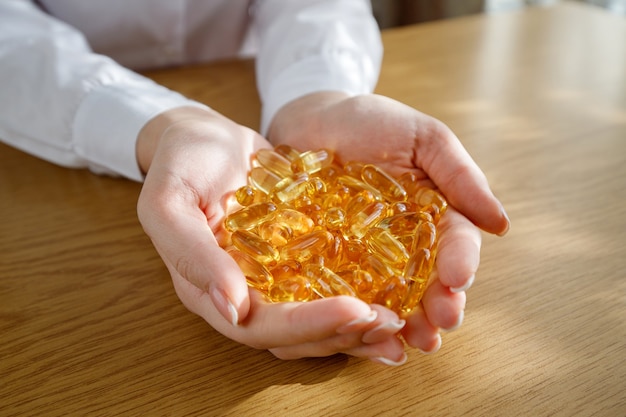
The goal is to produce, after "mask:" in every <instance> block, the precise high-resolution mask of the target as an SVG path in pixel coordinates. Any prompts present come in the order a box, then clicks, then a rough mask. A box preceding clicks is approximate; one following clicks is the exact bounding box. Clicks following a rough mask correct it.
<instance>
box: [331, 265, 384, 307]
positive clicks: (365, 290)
mask: <svg viewBox="0 0 626 417" xmlns="http://www.w3.org/2000/svg"><path fill="white" fill-rule="evenodd" d="M337 275H339V276H340V277H341V278H342V279H343V280H344V281H346V282H347V283H348V284H349V285H350V286H351V287H352V288H353V289H354V291H355V292H356V293H357V296H358V297H359V298H360V299H362V300H363V301H365V302H367V303H369V302H371V301H373V299H374V295H375V294H374V292H373V291H372V290H373V289H374V278H372V274H370V273H369V272H367V271H365V270H363V269H361V268H359V267H358V266H357V265H355V266H354V267H353V268H352V269H346V270H343V271H338V272H337Z"/></svg>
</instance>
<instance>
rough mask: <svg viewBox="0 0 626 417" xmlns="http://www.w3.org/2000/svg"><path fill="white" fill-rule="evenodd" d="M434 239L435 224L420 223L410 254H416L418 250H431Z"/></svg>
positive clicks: (435, 235)
mask: <svg viewBox="0 0 626 417" xmlns="http://www.w3.org/2000/svg"><path fill="white" fill-rule="evenodd" d="M436 239H437V228H436V227H435V224H434V223H431V222H421V223H420V224H419V226H418V227H417V231H416V234H415V238H414V240H413V247H412V248H411V252H416V251H417V250H419V249H429V250H430V249H432V248H433V246H434V245H435V240H436Z"/></svg>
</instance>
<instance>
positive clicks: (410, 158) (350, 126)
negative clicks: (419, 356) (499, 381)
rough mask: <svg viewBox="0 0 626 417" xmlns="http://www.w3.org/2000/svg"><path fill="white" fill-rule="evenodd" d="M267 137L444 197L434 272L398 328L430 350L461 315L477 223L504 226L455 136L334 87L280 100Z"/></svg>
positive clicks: (431, 121) (499, 229)
mask: <svg viewBox="0 0 626 417" xmlns="http://www.w3.org/2000/svg"><path fill="white" fill-rule="evenodd" d="M267 137H268V139H269V140H270V142H272V144H273V145H275V146H276V145H279V144H283V143H284V144H288V145H290V146H292V147H294V148H296V149H298V150H301V151H304V150H309V149H319V148H327V149H329V150H332V151H334V152H335V155H336V158H337V159H338V160H339V161H340V162H347V161H350V160H356V161H361V162H370V163H374V164H377V165H379V166H380V167H381V168H383V169H385V170H386V171H387V172H389V173H390V174H392V175H395V176H398V175H400V174H402V173H404V172H406V171H412V172H414V173H415V174H417V176H418V178H419V181H420V182H423V183H424V185H429V186H431V187H436V188H438V189H439V190H440V191H441V192H442V193H443V194H444V195H445V197H446V198H447V200H448V202H449V204H450V207H449V209H448V211H447V213H446V215H445V216H443V217H442V220H441V222H440V223H439V226H438V227H439V230H440V235H439V236H440V237H439V249H438V254H437V261H436V265H437V278H436V280H435V281H434V282H433V283H432V284H431V285H430V286H429V288H428V289H427V291H426V293H425V294H424V297H423V299H422V302H421V303H420V306H418V308H416V309H415V310H414V312H412V313H411V315H410V316H409V317H407V318H406V320H407V325H406V326H405V327H404V329H403V330H402V335H403V337H404V339H405V340H406V341H407V343H408V344H409V345H411V346H414V347H417V348H419V349H420V350H422V351H423V352H434V351H436V350H437V349H438V348H439V346H440V344H441V336H440V335H439V329H448V330H451V329H455V328H457V327H458V326H459V325H460V324H461V322H462V320H463V310H464V307H465V290H466V289H467V288H469V286H470V285H471V284H472V282H473V279H474V275H475V273H476V271H477V269H478V264H479V260H480V245H481V234H480V230H479V229H483V230H485V231H487V232H490V233H495V234H498V235H503V234H504V233H506V231H507V230H508V228H509V220H508V217H507V216H506V213H505V211H504V209H503V207H502V204H501V203H500V202H499V201H498V200H497V199H496V197H495V196H494V195H493V193H492V192H491V190H490V188H489V185H488V183H487V179H486V177H485V175H484V174H483V173H482V171H481V170H480V168H479V167H478V166H477V165H476V163H475V162H474V161H473V160H472V158H471V157H470V155H469V154H468V153H467V151H466V150H465V149H464V148H463V146H462V144H461V142H460V141H459V140H458V139H457V137H456V136H455V135H454V134H453V133H452V131H451V130H450V129H449V128H448V127H447V126H445V125H444V124H443V123H442V122H440V121H439V120H437V119H435V118H433V117H431V116H428V115H426V114H424V113H421V112H419V111H417V110H415V109H413V108H411V107H409V106H406V105H404V104H402V103H399V102H397V101H395V100H392V99H389V98H386V97H383V96H378V95H364V96H357V97H348V96H346V95H345V94H343V93H338V92H321V93H314V94H310V95H307V96H304V97H302V98H300V99H297V100H295V101H293V102H291V103H288V104H287V105H285V106H284V107H283V108H282V109H281V110H280V111H279V112H278V113H277V114H276V116H275V117H274V120H273V122H272V125H271V126H270V130H269V132H268V135H267Z"/></svg>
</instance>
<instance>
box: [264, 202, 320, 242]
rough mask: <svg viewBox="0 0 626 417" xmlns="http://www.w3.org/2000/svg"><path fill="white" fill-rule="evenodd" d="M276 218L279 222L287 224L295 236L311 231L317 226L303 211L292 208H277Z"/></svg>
mask: <svg viewBox="0 0 626 417" xmlns="http://www.w3.org/2000/svg"><path fill="white" fill-rule="evenodd" d="M274 220H275V221H276V222H277V223H279V224H283V225H285V226H287V227H288V228H289V229H290V230H291V231H292V235H293V236H300V235H303V234H305V233H309V232H310V231H311V230H313V227H314V226H315V223H314V222H313V219H311V217H309V216H308V215H306V214H305V213H303V212H301V211H298V210H294V209H290V208H281V209H279V210H277V211H276V214H275V216H274Z"/></svg>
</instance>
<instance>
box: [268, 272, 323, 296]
mask: <svg viewBox="0 0 626 417" xmlns="http://www.w3.org/2000/svg"><path fill="white" fill-rule="evenodd" d="M313 295H314V293H313V289H312V288H311V283H310V282H309V280H308V279H307V278H305V277H303V276H301V275H296V276H293V277H289V278H286V279H281V280H280V281H274V284H273V285H271V286H270V288H269V291H268V296H269V298H270V299H271V300H272V301H275V302H294V301H296V302H299V301H300V302H301V301H309V300H311V299H312V298H313Z"/></svg>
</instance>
